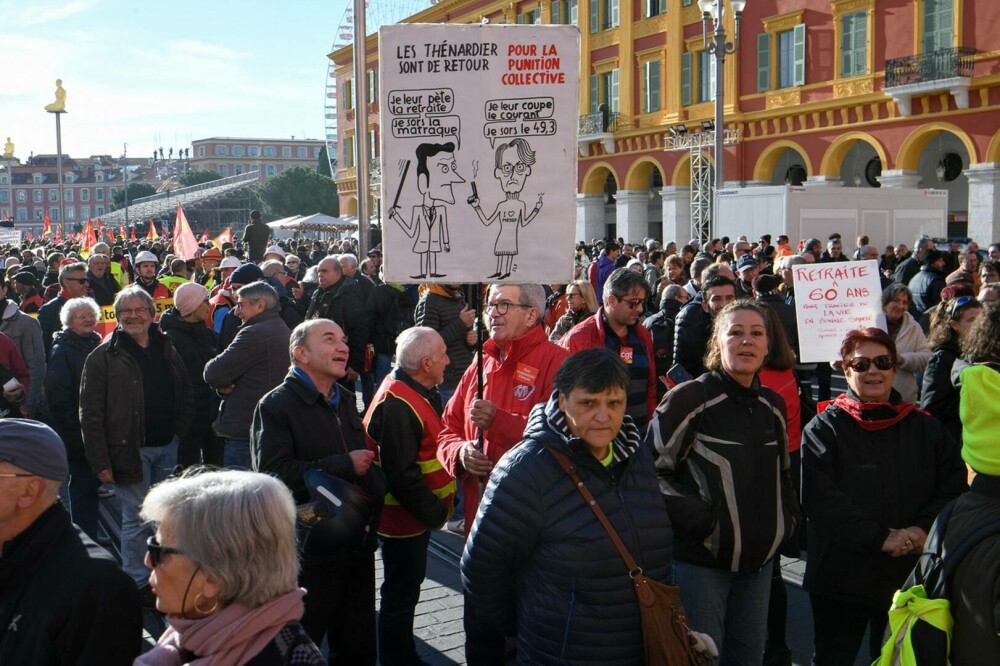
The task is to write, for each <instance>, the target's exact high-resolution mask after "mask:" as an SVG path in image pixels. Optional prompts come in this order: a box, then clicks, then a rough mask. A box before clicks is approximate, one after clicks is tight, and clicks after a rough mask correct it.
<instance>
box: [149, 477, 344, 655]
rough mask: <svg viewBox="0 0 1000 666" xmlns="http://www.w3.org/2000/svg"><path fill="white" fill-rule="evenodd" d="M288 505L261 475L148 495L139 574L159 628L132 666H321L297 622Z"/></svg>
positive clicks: (184, 481)
mask: <svg viewBox="0 0 1000 666" xmlns="http://www.w3.org/2000/svg"><path fill="white" fill-rule="evenodd" d="M295 515H296V514H295V504H294V502H293V501H292V495H291V492H289V490H288V489H287V488H286V487H285V485H284V484H283V483H281V482H280V481H278V480H277V479H275V478H273V477H270V476H267V475H266V474H257V473H255V472H243V471H235V470H227V471H220V472H203V473H194V474H188V475H185V476H182V477H179V478H173V479H168V480H167V481H164V482H163V483H160V484H158V485H156V486H154V487H153V488H152V489H151V490H150V491H149V494H148V495H146V499H145V500H144V501H143V503H142V517H143V519H144V520H147V521H150V522H152V523H154V524H155V525H156V534H155V536H152V537H150V538H149V540H148V541H147V547H148V551H147V554H146V566H147V567H148V568H149V569H150V574H149V585H150V588H151V589H152V590H153V593H154V594H155V595H156V608H157V610H159V611H160V612H161V613H164V614H166V616H167V623H168V625H169V626H168V627H167V630H166V631H165V632H164V633H163V635H162V636H160V640H159V641H158V642H157V644H156V647H154V648H153V649H152V650H150V651H149V652H147V653H146V654H144V655H142V656H141V657H139V658H138V659H137V660H136V661H135V663H136V664H137V665H138V666H180V665H181V664H187V663H191V662H195V661H197V663H199V664H202V663H203V664H206V665H209V664H218V665H220V666H221V665H223V664H224V665H227V666H228V665H229V664H232V665H234V666H239V665H240V664H246V663H248V662H251V661H252V663H253V664H262V665H263V664H268V665H275V664H280V665H283V666H284V665H291V664H303V665H306V666H308V665H311V664H315V665H317V666H319V665H320V664H326V662H325V661H324V660H323V656H322V654H321V653H320V652H319V650H318V649H317V648H316V645H315V644H314V643H313V642H312V641H311V640H309V636H308V635H306V632H305V630H304V629H303V628H302V625H301V624H299V620H300V619H301V618H302V613H303V604H302V598H303V596H304V595H305V590H302V589H300V588H299V587H298V575H299V560H298V552H297V550H296V547H295Z"/></svg>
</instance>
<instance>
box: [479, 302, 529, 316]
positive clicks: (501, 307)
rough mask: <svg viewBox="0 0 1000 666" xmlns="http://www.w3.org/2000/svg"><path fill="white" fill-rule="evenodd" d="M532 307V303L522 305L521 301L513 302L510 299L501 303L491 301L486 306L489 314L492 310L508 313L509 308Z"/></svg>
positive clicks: (500, 313)
mask: <svg viewBox="0 0 1000 666" xmlns="http://www.w3.org/2000/svg"><path fill="white" fill-rule="evenodd" d="M511 306H513V307H515V308H530V307H531V306H530V305H521V304H520V303H511V302H510V301H500V302H499V303H490V304H489V305H487V306H486V312H487V314H488V313H490V312H496V313H497V314H498V315H505V314H507V310H509V309H510V308H511Z"/></svg>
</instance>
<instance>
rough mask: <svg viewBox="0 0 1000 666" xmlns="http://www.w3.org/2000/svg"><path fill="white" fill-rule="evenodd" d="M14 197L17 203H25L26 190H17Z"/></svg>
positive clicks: (26, 197) (26, 198)
mask: <svg viewBox="0 0 1000 666" xmlns="http://www.w3.org/2000/svg"><path fill="white" fill-rule="evenodd" d="M14 197H15V198H16V199H17V203H27V201H28V190H18V191H17V194H15V195H14Z"/></svg>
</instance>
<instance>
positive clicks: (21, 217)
mask: <svg viewBox="0 0 1000 666" xmlns="http://www.w3.org/2000/svg"><path fill="white" fill-rule="evenodd" d="M17 221H18V222H27V221H28V209H27V208H18V209H17Z"/></svg>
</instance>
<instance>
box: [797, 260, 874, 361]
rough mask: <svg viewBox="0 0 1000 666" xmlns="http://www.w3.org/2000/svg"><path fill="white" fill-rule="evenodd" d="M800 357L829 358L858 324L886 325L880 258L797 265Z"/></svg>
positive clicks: (835, 356)
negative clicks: (876, 259) (880, 279)
mask: <svg viewBox="0 0 1000 666" xmlns="http://www.w3.org/2000/svg"><path fill="white" fill-rule="evenodd" d="M793 270H794V277H795V317H796V321H797V323H798V327H799V349H800V359H799V360H800V361H801V362H802V363H829V362H830V361H834V360H837V359H838V358H839V356H840V344H841V343H842V342H843V340H844V336H845V335H847V333H848V332H849V331H852V330H854V329H857V328H870V327H876V328H881V329H883V330H884V329H885V316H884V315H883V313H882V287H881V282H880V281H879V273H878V262H877V261H875V260H867V261H851V262H837V263H827V264H804V265H799V266H794V267H793Z"/></svg>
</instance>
